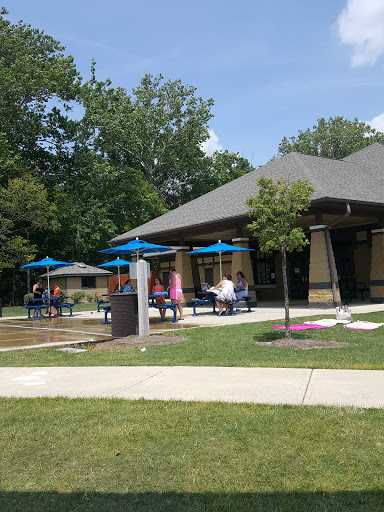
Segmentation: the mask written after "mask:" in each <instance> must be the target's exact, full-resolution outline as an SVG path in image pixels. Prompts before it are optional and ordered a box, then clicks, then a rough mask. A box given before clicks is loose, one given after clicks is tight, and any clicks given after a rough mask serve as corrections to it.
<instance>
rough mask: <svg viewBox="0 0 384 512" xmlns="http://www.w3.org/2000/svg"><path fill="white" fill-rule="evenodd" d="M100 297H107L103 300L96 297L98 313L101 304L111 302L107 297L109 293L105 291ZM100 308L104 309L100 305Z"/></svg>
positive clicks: (105, 304)
mask: <svg viewBox="0 0 384 512" xmlns="http://www.w3.org/2000/svg"><path fill="white" fill-rule="evenodd" d="M102 297H108V299H107V300H105V299H98V300H96V301H95V302H96V304H97V312H98V313H99V312H100V307H101V304H104V306H107V305H108V304H109V305H110V304H111V301H110V299H109V297H110V295H109V293H107V294H106V295H102ZM101 309H105V308H104V307H102V308H101ZM107 323H108V322H107Z"/></svg>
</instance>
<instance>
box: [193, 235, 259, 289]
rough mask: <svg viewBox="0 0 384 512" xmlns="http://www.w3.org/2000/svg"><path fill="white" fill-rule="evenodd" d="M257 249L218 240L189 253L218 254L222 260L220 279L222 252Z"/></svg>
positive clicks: (229, 252)
mask: <svg viewBox="0 0 384 512" xmlns="http://www.w3.org/2000/svg"><path fill="white" fill-rule="evenodd" d="M254 250H255V249H246V248H244V247H236V246H235V245H229V244H225V243H223V242H222V241H221V240H219V241H218V243H217V244H213V245H209V246H208V247H202V248H201V249H195V250H194V251H189V252H187V254H218V255H219V260H220V279H221V278H222V269H221V255H222V254H231V253H233V252H240V251H254Z"/></svg>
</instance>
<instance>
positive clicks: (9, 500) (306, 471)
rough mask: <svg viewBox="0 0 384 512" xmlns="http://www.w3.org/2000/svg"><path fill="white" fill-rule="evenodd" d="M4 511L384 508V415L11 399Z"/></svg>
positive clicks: (0, 425) (3, 443)
mask: <svg viewBox="0 0 384 512" xmlns="http://www.w3.org/2000/svg"><path fill="white" fill-rule="evenodd" d="M0 409H1V414H0V430H1V436H0V460H1V473H0V489H1V490H0V510H4V512H10V511H11V512H13V511H16V510H18V511H25V510H28V511H38V512H45V511H52V510H54V511H55V512H61V511H63V512H64V511H65V512H67V511H71V512H80V511H100V512H105V511H116V510H117V511H120V510H129V511H131V510H134V511H143V512H144V511H146V512H147V511H186V512H187V511H207V512H208V511H221V510H223V511H224V510H225V511H252V512H255V511H263V512H266V511H287V512H288V511H289V512H291V511H308V512H309V511H316V512H317V511H318V512H320V511H332V512H335V511H352V512H353V511H356V512H357V511H359V512H360V511H370V512H373V511H382V510H383V503H384V492H383V470H384V462H383V461H384V411H383V410H380V409H376V410H375V409H366V410H363V409H353V408H332V407H294V406H273V405H252V404H222V403H194V402H189V403H188V402H187V403H184V402H177V401H172V402H158V401H144V400H139V401H125V400H118V399H112V400H111V399H76V400H71V399H66V398H56V399H49V398H39V399H8V398H7V399H5V398H4V399H0Z"/></svg>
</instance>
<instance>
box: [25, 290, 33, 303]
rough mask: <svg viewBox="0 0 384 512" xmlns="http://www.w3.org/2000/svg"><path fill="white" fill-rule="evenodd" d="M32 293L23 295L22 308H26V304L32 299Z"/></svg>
mask: <svg viewBox="0 0 384 512" xmlns="http://www.w3.org/2000/svg"><path fill="white" fill-rule="evenodd" d="M33 297H34V295H33V293H27V294H25V295H24V306H28V303H29V301H30V300H31V299H33Z"/></svg>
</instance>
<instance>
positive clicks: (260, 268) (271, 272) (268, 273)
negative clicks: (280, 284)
mask: <svg viewBox="0 0 384 512" xmlns="http://www.w3.org/2000/svg"><path fill="white" fill-rule="evenodd" d="M255 262H256V284H276V272H275V258H274V255H273V252H261V251H256V252H255Z"/></svg>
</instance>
